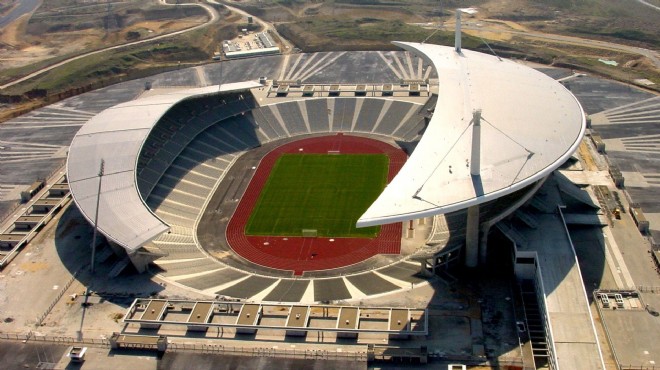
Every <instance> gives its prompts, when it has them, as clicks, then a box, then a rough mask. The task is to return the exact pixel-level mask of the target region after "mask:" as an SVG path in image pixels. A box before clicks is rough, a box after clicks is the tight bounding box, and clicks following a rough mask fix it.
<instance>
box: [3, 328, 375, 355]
mask: <svg viewBox="0 0 660 370" xmlns="http://www.w3.org/2000/svg"><path fill="white" fill-rule="evenodd" d="M3 339H4V340H16V341H29V340H30V341H35V342H50V343H56V344H57V343H60V344H69V345H73V344H86V345H90V346H98V347H105V348H110V341H109V340H108V339H94V338H83V339H80V340H78V339H76V338H73V337H66V336H51V335H34V334H33V333H32V332H29V333H27V334H26V333H0V340H3ZM167 350H168V351H169V352H198V353H208V354H216V355H230V356H250V357H273V358H291V359H315V360H337V361H355V362H367V352H366V351H364V352H339V351H328V350H314V349H295V348H291V349H286V348H282V349H280V348H267V347H241V346H225V345H221V344H206V343H173V342H170V343H168V346H167Z"/></svg>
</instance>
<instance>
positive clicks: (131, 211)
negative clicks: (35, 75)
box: [67, 81, 261, 251]
mask: <svg viewBox="0 0 660 370" xmlns="http://www.w3.org/2000/svg"><path fill="white" fill-rule="evenodd" d="M258 86H261V85H260V84H259V83H257V82H252V81H250V82H237V83H230V84H223V85H221V86H209V87H202V88H195V89H186V90H181V91H176V92H170V93H165V94H161V95H152V96H148V97H145V98H142V99H137V100H132V101H129V102H126V103H122V104H119V105H115V106H113V107H110V108H108V109H106V110H104V111H102V112H101V113H99V114H97V115H96V116H94V117H92V118H91V119H90V120H89V121H88V122H87V123H85V125H84V126H83V127H82V128H81V129H80V131H78V133H77V134H76V136H75V137H74V138H73V141H72V142H71V146H70V147H69V157H68V160H67V179H68V181H69V186H70V188H71V194H72V196H73V199H74V201H75V202H76V204H77V205H78V208H79V209H80V211H81V212H82V214H83V216H85V218H86V219H87V220H88V221H89V222H90V223H92V224H93V223H94V218H95V214H96V204H97V198H98V203H99V210H100V212H98V229H99V231H100V232H101V233H102V234H103V235H105V236H106V237H107V238H108V239H110V240H112V241H113V242H115V243H117V244H119V245H121V246H122V247H124V248H126V249H127V250H129V251H135V250H137V249H138V248H139V247H141V246H142V245H144V244H145V243H146V242H148V241H150V240H152V239H154V238H155V237H156V236H158V235H160V234H161V233H163V232H166V231H168V230H169V226H168V225H167V224H166V223H165V222H163V221H162V220H161V219H160V218H158V217H157V216H156V215H155V214H153V212H152V211H151V210H150V209H149V207H147V205H146V204H145V203H144V200H143V199H142V197H141V196H140V192H139V190H138V187H137V180H136V167H137V160H138V157H139V154H140V151H141V150H142V145H143V144H144V141H145V140H146V139H147V136H149V133H150V132H151V130H152V129H153V127H154V126H155V125H156V123H157V122H158V121H159V120H160V119H161V117H163V115H164V114H165V113H166V112H167V111H168V110H170V109H171V108H172V107H173V106H175V105H176V104H178V103H180V102H182V101H184V100H186V99H190V98H193V97H197V96H202V95H213V94H221V93H224V92H229V91H238V90H247V89H251V88H255V87H258ZM101 160H103V162H104V171H103V177H102V181H101V185H100V189H99V170H100V166H101Z"/></svg>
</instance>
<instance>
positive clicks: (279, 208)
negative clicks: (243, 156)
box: [245, 154, 389, 238]
mask: <svg viewBox="0 0 660 370" xmlns="http://www.w3.org/2000/svg"><path fill="white" fill-rule="evenodd" d="M388 164H389V158H388V157H387V156H386V155H384V154H284V155H282V156H281V157H280V158H279V159H278V160H277V162H276V163H275V165H274V166H273V169H272V171H271V173H270V176H269V178H268V181H267V182H266V185H265V186H264V188H263V189H262V190H261V194H260V196H259V199H258V201H257V203H256V205H255V207H254V210H253V211H252V214H251V215H250V219H249V220H248V223H247V225H246V226H245V234H246V235H260V236H265V235H268V236H303V230H304V229H305V230H316V236H319V237H367V238H372V237H375V236H377V235H378V232H379V231H380V227H379V226H375V227H367V228H359V229H358V228H356V227H355V223H356V221H357V219H358V218H359V217H360V216H361V215H362V213H364V211H366V210H367V208H369V206H370V205H371V203H373V201H374V200H375V199H376V198H377V197H378V195H379V194H380V193H381V192H382V190H383V188H384V187H385V185H386V183H387V171H388V167H389V166H388ZM307 235H309V232H306V236H307Z"/></svg>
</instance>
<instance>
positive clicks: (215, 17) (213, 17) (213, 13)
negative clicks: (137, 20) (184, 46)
mask: <svg viewBox="0 0 660 370" xmlns="http://www.w3.org/2000/svg"><path fill="white" fill-rule="evenodd" d="M160 2H161V4H163V5H169V6H201V7H202V8H204V9H206V11H207V12H208V13H209V15H210V17H211V18H210V19H209V20H208V21H207V22H206V23H202V24H199V25H197V26H193V27H190V28H186V29H183V30H179V31H174V32H170V33H167V34H164V35H159V36H155V37H151V38H148V39H144V40H138V41H133V42H129V43H126V44H121V45H115V46H110V47H107V48H103V49H99V50H95V51H90V52H89V53H84V54H80V55H76V56H74V57H71V58H69V59H65V60H63V61H61V62H59V63H55V64H52V65H49V66H47V67H44V68H42V69H40V70H38V71H35V72H33V73H30V74H29V75H27V76H24V77H21V78H19V79H17V80H14V81H11V82H9V83H6V84H4V85H2V86H0V90H3V89H6V88H8V87H10V86H14V85H16V84H19V83H21V82H23V81H27V80H29V79H31V78H34V77H36V76H38V75H40V74H42V73H44V72H48V71H50V70H52V69H55V68H58V67H61V66H63V65H65V64H67V63H70V62H73V61H74V60H78V59H82V58H85V57H88V56H90V55H95V54H99V53H104V52H106V51H110V50H117V49H121V48H125V47H129V46H134V45H139V44H144V43H147V42H153V41H157V40H160V39H164V38H167V37H172V36H176V35H180V34H183V33H186V32H191V31H194V30H197V29H200V28H203V27H206V26H208V25H210V24H213V23H216V22H218V20H220V15H218V12H217V11H216V10H215V9H214V8H213V7H212V6H210V5H208V4H199V3H196V4H179V5H175V4H167V3H166V2H165V0H160Z"/></svg>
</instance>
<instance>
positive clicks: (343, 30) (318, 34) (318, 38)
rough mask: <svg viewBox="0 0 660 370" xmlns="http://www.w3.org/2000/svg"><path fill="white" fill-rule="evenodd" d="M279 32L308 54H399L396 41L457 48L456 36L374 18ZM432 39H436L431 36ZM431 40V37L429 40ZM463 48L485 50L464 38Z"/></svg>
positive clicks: (293, 25) (314, 22)
mask: <svg viewBox="0 0 660 370" xmlns="http://www.w3.org/2000/svg"><path fill="white" fill-rule="evenodd" d="M277 30H278V31H279V32H280V33H281V34H282V35H283V36H284V37H286V38H288V39H289V40H291V41H292V42H293V43H294V44H296V46H298V47H299V48H300V49H302V50H303V51H306V52H310V51H327V50H398V48H396V47H395V46H393V45H392V44H391V42H392V41H412V42H421V41H424V40H426V42H428V43H431V44H439V45H453V44H454V33H453V32H449V31H436V32H434V30H430V29H424V28H422V27H419V26H415V25H410V24H407V23H405V22H403V21H399V20H395V21H392V20H384V19H374V18H357V19H343V18H322V17H319V18H314V19H310V20H304V21H300V22H290V23H282V24H279V25H277ZM431 35H432V36H431ZM429 36H431V37H430V38H429ZM462 43H463V47H465V48H467V49H477V48H479V47H480V46H482V42H481V40H479V39H478V38H475V37H472V36H469V35H467V34H463V41H462Z"/></svg>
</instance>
